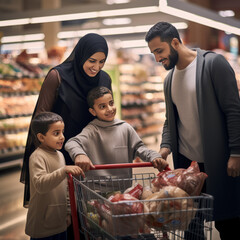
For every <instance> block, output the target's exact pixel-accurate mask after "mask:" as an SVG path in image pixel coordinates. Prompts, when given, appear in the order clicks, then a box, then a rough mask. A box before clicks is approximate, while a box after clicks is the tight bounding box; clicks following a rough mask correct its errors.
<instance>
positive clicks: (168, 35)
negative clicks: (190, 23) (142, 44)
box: [145, 22, 182, 43]
mask: <svg viewBox="0 0 240 240" xmlns="http://www.w3.org/2000/svg"><path fill="white" fill-rule="evenodd" d="M155 37H160V38H161V41H162V42H168V43H171V42H172V40H173V38H177V39H178V40H179V42H180V43H182V41H181V39H180V36H179V33H178V30H177V29H176V28H175V27H174V26H173V25H172V24H171V23H168V22H158V23H156V24H155V25H154V26H152V27H151V28H150V30H149V31H148V32H147V34H146V36H145V40H146V42H150V41H151V40H152V39H153V38H155Z"/></svg>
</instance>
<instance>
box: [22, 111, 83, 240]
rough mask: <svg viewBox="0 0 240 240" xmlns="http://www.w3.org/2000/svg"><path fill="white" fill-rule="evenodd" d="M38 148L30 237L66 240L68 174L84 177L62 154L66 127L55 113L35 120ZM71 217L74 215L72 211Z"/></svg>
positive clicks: (33, 172)
mask: <svg viewBox="0 0 240 240" xmlns="http://www.w3.org/2000/svg"><path fill="white" fill-rule="evenodd" d="M31 127H32V131H33V132H34V135H35V137H36V140H37V142H38V148H37V149H36V150H35V151H34V152H33V153H32V155H31V156H30V159H29V174H30V201H29V209H28V214H27V222H26V234H27V235H29V236H30V237H31V240H35V239H39V238H41V239H51V240H55V239H58V240H66V239H67V231H66V230H67V226H68V225H69V224H70V223H71V218H70V214H69V215H68V206H67V173H71V174H73V175H82V176H83V177H85V175H84V173H83V171H82V169H81V168H80V167H79V166H69V165H68V166H66V165H65V160H64V157H63V154H62V153H61V152H60V151H58V150H60V149H61V148H62V146H63V142H64V139H65V138H64V135H63V132H64V123H63V119H62V117H61V116H59V115H57V114H55V113H52V112H43V113H40V114H38V115H37V116H36V117H35V118H34V119H33V120H32V124H31ZM69 213H70V211H69Z"/></svg>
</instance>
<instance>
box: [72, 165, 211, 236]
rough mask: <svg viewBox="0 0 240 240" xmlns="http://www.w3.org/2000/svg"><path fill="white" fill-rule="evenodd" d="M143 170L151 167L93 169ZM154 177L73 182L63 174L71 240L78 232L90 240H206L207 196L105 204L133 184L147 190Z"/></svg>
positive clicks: (134, 176) (209, 221) (146, 174)
mask: <svg viewBox="0 0 240 240" xmlns="http://www.w3.org/2000/svg"><path fill="white" fill-rule="evenodd" d="M149 166H152V163H145V162H144V163H130V164H108V165H95V170H98V169H113V168H133V167H149ZM155 177H156V176H155V174H154V173H141V174H132V175H131V176H123V177H117V176H101V177H97V178H96V177H91V178H86V179H77V178H75V177H73V176H72V175H71V174H69V178H68V184H69V193H70V203H71V212H72V220H73V229H74V240H79V239H80V232H81V234H83V235H84V238H85V239H90V240H91V239H97V240H100V239H104V240H105V239H114V240H116V239H117V240H128V239H135V240H138V239H147V240H151V239H152V240H155V239H161V240H168V239H169V240H170V239H176V240H178V239H190V240H194V239H196V240H197V239H208V240H211V239H212V222H211V220H212V212H213V197H212V196H210V195H207V194H201V195H200V196H193V197H177V198H161V199H156V200H129V201H126V200H125V201H119V202H111V201H110V200H109V196H111V194H113V193H114V194H116V193H123V192H124V191H125V190H126V189H128V188H129V187H130V186H135V185H136V184H140V185H141V186H143V187H146V186H150V187H152V180H153V179H154V178H155ZM112 196H113V195H112ZM79 221H80V223H81V224H80V225H79ZM79 226H81V227H79ZM202 237H203V238H202Z"/></svg>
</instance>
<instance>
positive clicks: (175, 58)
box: [163, 45, 178, 70]
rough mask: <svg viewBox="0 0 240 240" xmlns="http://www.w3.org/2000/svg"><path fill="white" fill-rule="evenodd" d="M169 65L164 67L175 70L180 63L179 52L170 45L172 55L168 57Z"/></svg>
mask: <svg viewBox="0 0 240 240" xmlns="http://www.w3.org/2000/svg"><path fill="white" fill-rule="evenodd" d="M168 59H169V64H168V65H163V67H164V68H165V69H166V70H170V69H172V68H174V67H175V66H176V64H177V62H178V52H177V51H176V50H175V49H174V48H173V47H172V46H171V45H170V55H169V56H168Z"/></svg>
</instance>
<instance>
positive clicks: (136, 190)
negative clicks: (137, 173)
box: [124, 183, 143, 199]
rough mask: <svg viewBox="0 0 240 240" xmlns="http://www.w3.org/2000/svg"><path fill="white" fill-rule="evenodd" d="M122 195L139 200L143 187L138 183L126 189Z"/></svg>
mask: <svg viewBox="0 0 240 240" xmlns="http://www.w3.org/2000/svg"><path fill="white" fill-rule="evenodd" d="M124 193H128V194H130V195H131V196H132V197H135V198H137V199H140V198H141V196H142V193H143V186H142V185H141V184H139V183H136V184H135V185H134V186H132V187H130V188H128V189H127V190H126V191H125V192H124Z"/></svg>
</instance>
